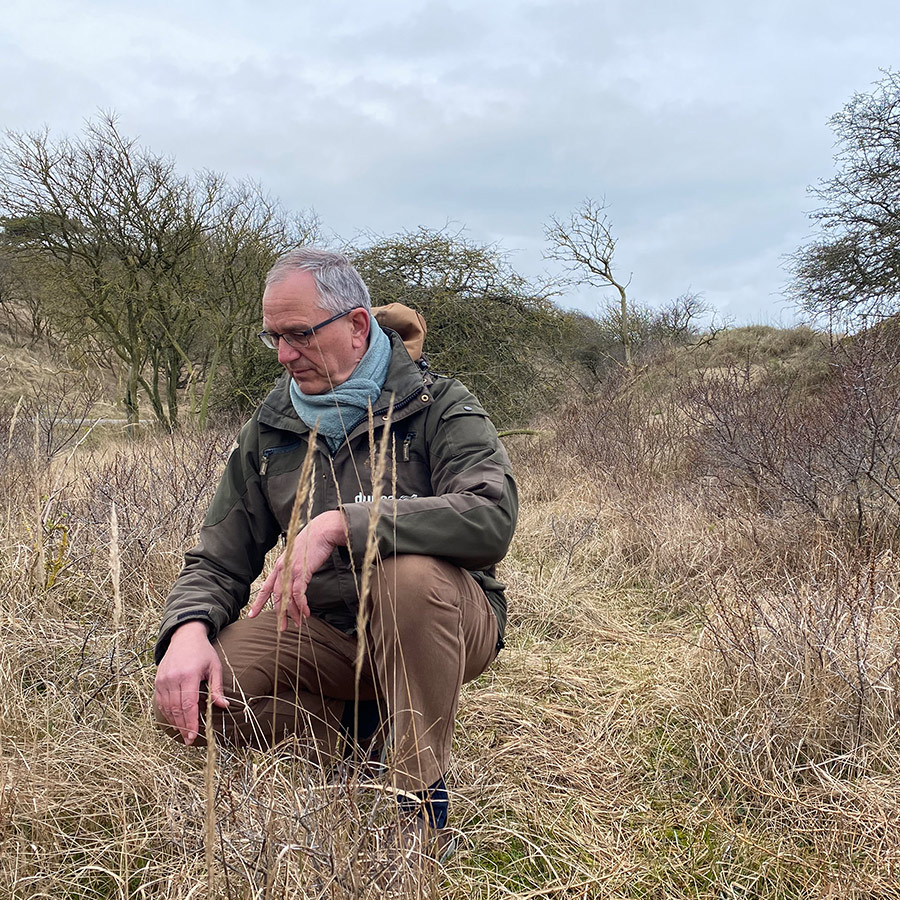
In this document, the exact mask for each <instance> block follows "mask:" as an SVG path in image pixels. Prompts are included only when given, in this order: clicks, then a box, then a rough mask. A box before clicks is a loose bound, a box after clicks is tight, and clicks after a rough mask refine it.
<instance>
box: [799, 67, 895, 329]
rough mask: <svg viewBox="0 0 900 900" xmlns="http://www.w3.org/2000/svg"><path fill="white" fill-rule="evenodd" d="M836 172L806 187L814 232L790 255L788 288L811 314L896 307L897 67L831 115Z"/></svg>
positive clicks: (874, 313) (876, 312) (865, 313)
mask: <svg viewBox="0 0 900 900" xmlns="http://www.w3.org/2000/svg"><path fill="white" fill-rule="evenodd" d="M830 125H831V127H832V130H833V131H834V133H835V136H836V138H837V147H838V150H837V153H836V155H835V162H836V163H837V166H838V172H837V174H836V175H835V176H834V177H833V178H831V179H829V180H827V181H824V182H822V183H821V184H820V185H819V186H818V187H817V188H815V189H814V190H813V191H812V193H813V195H814V196H815V197H816V198H817V199H818V200H819V201H820V202H821V204H822V205H821V206H820V207H819V208H818V209H816V210H815V211H814V212H813V213H812V214H811V216H810V218H811V219H812V220H813V221H814V222H816V223H817V224H818V225H819V227H820V232H819V235H818V236H817V237H816V238H814V239H813V240H812V241H810V242H809V243H808V244H806V245H805V246H804V247H801V248H800V249H799V250H798V251H797V252H796V253H795V254H794V256H793V258H792V260H791V262H792V269H793V274H794V280H793V284H792V285H791V288H790V293H791V295H792V296H793V299H794V300H795V302H796V303H797V304H798V306H800V307H801V308H803V309H805V310H807V311H808V312H810V313H812V314H814V315H816V316H820V315H821V316H825V317H827V318H829V319H832V320H833V319H834V318H835V317H838V318H843V317H850V318H857V319H863V320H865V319H871V318H874V319H876V320H877V319H880V318H883V317H884V316H886V315H890V314H893V313H896V312H897V311H898V309H900V73H896V72H886V73H885V74H884V77H883V78H882V79H881V80H880V81H878V82H876V83H875V85H874V88H873V90H872V91H871V92H870V93H867V94H855V95H854V96H853V98H852V99H851V100H850V102H849V103H847V105H846V106H845V107H844V109H843V110H841V111H840V112H839V113H837V114H836V115H834V116H833V117H832V118H831V120H830Z"/></svg>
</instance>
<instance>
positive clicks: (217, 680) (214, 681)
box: [206, 659, 228, 709]
mask: <svg viewBox="0 0 900 900" xmlns="http://www.w3.org/2000/svg"><path fill="white" fill-rule="evenodd" d="M209 668H210V672H209V680H208V681H207V683H206V686H207V690H208V691H209V696H210V697H211V698H212V702H213V703H214V704H215V705H216V706H218V707H219V708H220V709H228V698H227V697H226V696H225V688H224V686H223V684H222V664H221V663H219V661H218V659H217V660H216V662H215V663H214V664H212V665H210V667H209Z"/></svg>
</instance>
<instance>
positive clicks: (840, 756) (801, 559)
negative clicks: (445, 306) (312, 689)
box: [0, 423, 900, 900]
mask: <svg viewBox="0 0 900 900" xmlns="http://www.w3.org/2000/svg"><path fill="white" fill-rule="evenodd" d="M568 424H570V423H568ZM230 440H231V439H230V436H227V437H226V436H222V437H215V436H212V435H192V434H185V435H181V436H179V437H177V438H166V439H159V438H148V439H146V440H143V441H141V442H140V443H134V444H125V443H122V444H117V445H110V446H105V447H97V448H94V449H87V448H81V450H80V451H79V453H78V454H76V456H75V457H74V458H73V459H72V460H71V461H69V463H68V464H67V465H66V466H65V467H64V468H63V467H62V464H61V462H60V461H58V460H57V461H54V462H52V463H45V462H43V461H40V460H38V461H37V462H36V461H35V460H34V459H33V458H31V457H30V456H29V454H28V453H27V452H26V451H25V450H24V449H23V450H22V451H21V452H18V453H13V454H11V455H9V456H7V458H6V460H5V462H4V463H3V464H2V467H0V483H2V484H3V487H4V490H5V492H6V497H7V504H6V508H5V510H4V512H3V519H2V522H0V529H2V531H0V534H2V538H0V540H2V544H0V647H2V651H0V654H2V655H0V897H3V898H7V897H8V898H21V900H25V898H54V900H57V898H66V897H72V898H75V897H78V898H141V900H144V898H147V900H149V898H166V900H175V898H179V900H181V898H183V900H187V898H199V897H208V896H218V897H227V898H248V900H250V898H253V900H257V898H259V900H263V898H276V897H277V898H300V897H321V898H326V897H327V898H349V897H376V896H382V895H383V892H382V891H381V889H380V888H378V887H377V885H376V883H375V879H376V877H377V875H378V872H379V867H380V866H381V867H383V864H384V858H385V857H384V853H385V850H384V848H385V845H386V843H388V842H389V841H390V837H391V830H392V828H393V827H394V816H393V811H394V804H393V799H392V798H391V797H390V796H388V795H386V794H385V793H384V792H382V791H381V790H379V789H378V788H379V784H378V782H377V781H376V782H375V783H364V782H361V781H360V780H359V779H358V778H357V777H356V776H355V775H354V774H353V773H349V774H348V773H342V774H335V773H330V774H329V773H323V772H322V771H320V770H319V769H317V768H316V767H314V766H312V765H310V764H309V763H306V762H304V761H302V760H300V759H299V758H298V757H297V756H296V755H294V754H292V753H290V752H288V751H287V750H285V751H284V752H274V753H273V752H268V753H260V752H255V751H235V750H229V749H228V748H227V747H221V746H220V747H217V748H216V749H215V759H214V767H213V768H209V767H208V766H207V755H206V751H204V750H198V749H190V748H184V747H182V746H179V745H175V744H174V743H172V742H170V741H169V740H168V739H166V738H164V737H163V736H162V735H161V734H159V733H158V732H157V731H156V729H155V728H154V727H153V726H152V724H151V721H150V716H149V700H150V696H151V692H152V680H153V676H154V669H153V667H152V663H151V659H150V648H151V645H152V642H153V640H154V637H155V628H156V625H157V622H158V618H159V614H160V610H161V606H162V603H163V600H164V597H165V595H166V593H167V591H168V588H169V586H170V583H171V580H172V578H173V577H174V575H175V573H176V572H177V569H178V567H179V564H180V554H181V551H182V549H183V548H184V546H185V545H186V544H187V543H188V542H189V541H190V538H191V534H192V533H193V531H194V530H195V529H196V527H197V525H198V523H199V519H200V517H201V516H202V512H203V509H204V508H205V505H206V503H207V502H208V499H209V496H210V492H211V489H212V488H213V486H214V484H215V481H216V472H217V470H218V468H219V466H220V465H221V463H222V458H223V455H224V452H225V451H226V450H227V447H228V444H229V443H230ZM510 444H511V445H512V446H511V450H512V451H513V455H514V457H515V461H516V463H517V467H518V472H519V476H520V482H521V496H522V515H521V524H520V528H519V532H518V535H517V538H516V541H515V545H514V547H513V551H512V553H511V555H510V557H509V558H508V559H507V561H506V562H505V564H504V566H503V572H502V574H503V577H504V578H505V579H506V580H507V581H508V583H509V585H510V591H509V594H510V597H511V615H510V627H509V633H508V644H509V646H508V648H507V649H506V650H505V651H504V653H503V654H501V658H500V659H499V661H498V662H497V663H496V664H495V665H494V666H493V667H492V668H491V669H490V670H489V671H488V672H487V673H485V674H484V675H483V676H482V677H481V678H479V679H478V680H477V681H476V682H474V683H472V684H470V685H468V686H466V688H465V689H464V696H463V700H462V704H461V713H460V718H459V722H458V728H457V735H456V743H455V753H454V763H453V768H452V771H451V773H450V778H449V782H450V786H451V790H452V792H453V794H452V809H451V816H452V821H453V824H454V825H455V826H456V827H458V828H459V829H460V830H461V832H462V841H461V844H460V847H459V850H458V852H457V853H456V854H455V855H454V856H453V857H452V858H451V859H450V860H449V861H448V862H447V864H446V865H445V866H444V867H443V869H442V871H441V872H440V873H439V874H438V875H437V876H435V877H430V878H425V879H419V880H416V881H415V885H414V889H413V890H412V893H411V894H410V896H418V897H435V898H436V897H447V898H460V900H462V898H471V897H478V898H484V900H488V898H491V900H495V898H496V900H500V898H519V900H525V898H538V897H547V898H583V900H587V898H601V897H603V898H605V897H621V898H672V900H675V898H685V897H693V898H709V900H712V898H738V897H748V898H749V897H753V898H773V900H774V898H826V897H834V898H837V897H841V898H864V897H872V898H875V897H884V898H887V897H895V896H900V889H898V888H897V884H898V881H897V876H898V873H900V788H898V786H897V785H898V784H900V781H898V778H897V775H898V768H900V767H898V764H897V763H896V753H895V752H893V751H894V748H895V747H896V740H897V728H896V726H897V721H898V701H897V699H896V698H897V690H898V689H900V684H898V681H897V656H896V654H897V648H898V646H900V627H898V625H900V622H898V612H900V605H898V602H897V576H898V572H897V567H896V564H895V563H894V561H893V557H891V556H890V555H882V556H880V557H878V558H877V559H876V560H874V561H870V560H866V559H865V558H864V557H853V556H852V554H848V553H847V552H846V551H844V550H842V549H841V547H840V546H839V543H838V542H836V541H835V540H834V539H833V538H831V537H829V536H828V535H826V534H825V533H824V532H823V531H822V530H821V528H820V527H819V526H817V525H816V524H815V523H813V522H811V521H809V520H808V519H804V518H803V517H802V516H801V515H799V514H798V515H795V516H794V517H793V518H792V517H789V516H781V517H777V518H776V517H772V516H766V515H764V514H763V513H762V512H757V511H753V510H752V509H749V508H743V509H741V510H740V511H739V509H738V507H737V506H736V505H735V504H734V503H732V504H731V507H730V508H731V512H730V513H728V512H727V510H728V509H729V506H728V503H726V502H724V499H723V498H722V497H718V496H717V497H716V498H713V499H715V501H716V502H711V498H710V497H709V496H708V493H709V491H710V490H719V488H718V487H716V486H713V487H712V488H710V486H709V485H706V484H703V483H700V482H698V483H696V484H692V483H691V482H688V481H683V482H678V481H675V480H668V481H667V480H665V479H662V478H658V477H654V478H653V479H652V480H645V481H644V482H643V483H642V482H641V477H640V473H639V472H635V471H634V470H630V471H629V474H628V477H627V478H625V477H617V473H616V471H614V470H613V469H611V468H600V467H595V468H591V467H590V466H589V465H587V464H586V463H585V460H584V457H583V456H579V455H578V453H572V452H570V450H569V448H567V446H566V445H565V442H560V441H558V440H554V439H552V438H551V437H547V438H544V439H541V438H529V437H525V436H516V437H514V438H511V439H510ZM35 486H36V488H37V491H38V496H39V498H40V500H39V502H36V501H35V499H34V497H35ZM725 499H727V498H725ZM732 499H733V498H732ZM113 502H115V504H116V527H117V531H118V537H117V538H114V536H113V533H112V529H111V522H112V519H111V504H112V503H113ZM111 544H112V545H113V546H114V547H116V550H115V552H113V553H112V556H111V551H110V545H111ZM40 553H42V555H43V562H39V559H38V557H39V554H40ZM111 560H113V566H112V567H111V565H110V561H111ZM116 567H119V568H120V570H121V575H120V578H119V587H118V588H116V586H115V584H114V578H113V576H112V573H111V568H112V569H113V570H114V569H115V568H116ZM117 596H118V597H120V598H121V603H122V607H121V609H119V608H118V607H117V604H116V597H117ZM207 777H211V783H212V786H213V794H212V806H211V811H212V813H213V814H214V819H215V841H214V845H211V844H210V842H209V841H208V840H206V839H205V838H206V835H205V832H206V831H207V830H208V826H207V821H208V817H207V814H208V811H209V810H208V805H207V801H208V799H209V797H208V791H207ZM207 850H209V851H211V853H212V866H211V867H210V865H209V864H208V857H207V853H206V851H207Z"/></svg>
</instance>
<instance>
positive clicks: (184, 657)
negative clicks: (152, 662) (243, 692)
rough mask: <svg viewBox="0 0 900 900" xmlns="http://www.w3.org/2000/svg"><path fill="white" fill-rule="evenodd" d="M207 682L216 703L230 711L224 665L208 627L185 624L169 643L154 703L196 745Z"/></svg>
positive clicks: (170, 722) (160, 670) (158, 679)
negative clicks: (203, 685) (202, 687)
mask: <svg viewBox="0 0 900 900" xmlns="http://www.w3.org/2000/svg"><path fill="white" fill-rule="evenodd" d="M201 681H205V682H206V685H207V690H208V691H209V693H210V696H211V697H212V701H213V703H214V704H215V705H216V706H218V707H219V708H220V709H227V708H228V700H226V699H225V694H224V693H223V692H222V664H221V662H219V657H218V655H217V654H216V651H215V650H214V649H213V646H212V644H211V643H210V642H209V632H208V631H207V629H206V623H205V622H200V621H193V622H185V623H184V625H182V626H181V627H180V628H179V629H178V630H177V631H176V632H175V633H174V634H173V635H172V639H171V640H170V641H169V648H168V650H166V655H165V656H164V657H163V658H162V662H160V664H159V669H158V670H157V673H156V691H155V694H154V697H153V702H154V703H155V704H156V708H157V709H158V710H159V711H160V712H161V713H162V714H163V716H164V717H165V718H166V721H167V722H168V723H169V724H170V725H174V726H175V728H177V729H178V731H179V732H180V734H181V739H182V740H183V741H184V742H185V744H192V743H193V742H194V740H195V738H196V737H197V731H198V729H199V726H200V718H199V712H198V708H199V703H200V682H201Z"/></svg>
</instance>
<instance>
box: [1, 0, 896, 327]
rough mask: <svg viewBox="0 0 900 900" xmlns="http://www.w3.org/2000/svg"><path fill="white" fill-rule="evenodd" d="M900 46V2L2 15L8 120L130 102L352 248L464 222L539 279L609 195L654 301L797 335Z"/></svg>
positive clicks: (166, 149) (89, 8) (314, 5)
mask: <svg viewBox="0 0 900 900" xmlns="http://www.w3.org/2000/svg"><path fill="white" fill-rule="evenodd" d="M898 37H900V3H897V2H896V0H856V2H853V3H848V2H833V0H818V2H808V0H780V2H772V0H756V2H754V3H744V2H740V3H738V2H736V0H683V2H680V3H678V2H671V0H669V2H663V0H646V2H642V0H594V2H587V0H553V2H546V0H457V2H450V0H431V2H414V0H382V2H369V3H363V2H357V0H333V2H332V3H330V4H326V3H323V2H312V0H294V2H287V0H278V2H274V0H272V2H267V0H258V2H256V3H249V2H242V0H218V2H216V3H212V2H207V0H201V2H191V0H180V2H170V0H157V2H155V3H152V4H145V3H141V4H137V3H132V2H129V0H115V2H113V0H81V2H79V3H75V2H64V0H3V2H2V5H0V79H2V84H3V85H4V88H3V92H2V96H0V110H2V115H0V125H2V127H3V128H4V129H6V130H12V131H28V130H35V129H41V128H43V127H45V126H46V127H48V128H49V129H50V131H51V133H52V134H53V135H58V136H62V135H64V134H68V135H74V134H76V133H77V132H78V131H79V130H80V129H81V128H82V126H83V124H84V122H85V120H86V119H88V118H91V117H95V116H96V115H97V114H98V111H100V110H110V111H114V112H115V113H117V114H118V116H119V124H120V128H121V130H122V132H123V133H125V134H126V135H128V136H132V137H138V138H139V139H140V141H141V142H142V143H144V144H145V145H147V146H148V147H150V148H151V149H152V150H154V151H156V152H157V153H161V154H166V155H170V156H173V157H174V158H175V159H176V160H177V162H178V164H179V166H180V167H181V168H182V169H185V170H192V169H199V168H208V169H214V170H218V171H223V172H226V173H228V174H229V175H231V176H233V177H235V178H241V177H252V178H254V179H256V180H258V181H259V182H261V183H262V184H263V185H264V186H265V187H266V189H267V190H268V191H269V192H270V193H271V194H273V195H274V196H276V197H278V198H279V199H280V200H281V201H282V202H283V204H284V205H285V206H286V207H288V208H290V209H314V210H315V212H316V213H317V214H318V215H319V217H320V219H321V221H322V224H323V225H324V226H325V227H326V229H328V230H329V231H330V232H331V233H333V234H334V235H336V236H338V237H340V238H341V239H344V240H349V239H354V238H358V237H359V236H360V235H362V234H365V233H377V234H391V233H395V232H398V231H403V230H407V229H415V228H417V227H419V226H427V227H431V228H441V227H444V226H446V225H448V224H449V226H450V227H451V228H453V229H458V228H459V227H462V226H464V227H465V228H466V229H467V235H468V237H469V238H470V239H472V240H476V241H479V242H497V243H498V244H499V245H500V246H501V247H502V248H503V249H504V250H506V251H508V253H509V255H510V260H511V262H512V264H513V265H514V267H516V268H517V269H518V270H519V271H520V272H522V273H523V274H525V275H526V276H528V277H530V278H535V279H537V278H539V277H541V275H542V274H543V273H550V274H551V275H552V274H558V272H559V269H558V267H556V264H555V263H550V262H547V261H545V260H544V259H543V258H542V253H543V250H544V248H545V239H544V225H545V223H546V222H547V220H548V218H549V217H550V216H551V215H552V214H557V215H560V216H565V215H567V214H568V213H569V212H570V211H571V210H573V209H575V208H576V207H577V206H579V204H580V203H581V202H582V201H583V199H584V198H585V197H587V196H590V197H594V198H597V199H599V198H605V199H606V202H607V204H608V209H609V216H610V219H611V222H612V224H613V228H614V233H615V235H616V237H617V238H618V241H619V244H618V248H617V251H616V266H617V268H618V270H619V272H620V273H621V274H622V275H623V276H625V277H627V276H628V275H629V274H631V275H632V276H633V280H632V284H631V288H630V294H631V297H632V298H633V299H635V300H636V301H639V302H642V303H646V304H650V305H656V304H662V303H665V302H666V301H667V300H669V299H671V298H673V297H676V296H678V295H679V294H681V293H683V292H685V291H687V290H692V291H697V292H701V293H702V294H703V295H704V297H705V299H706V300H707V301H708V302H709V303H710V304H711V305H712V306H713V307H714V308H716V309H717V310H718V311H719V313H720V314H721V316H723V317H725V318H730V319H731V320H732V321H735V322H736V323H747V322H765V323H772V324H786V323H789V322H791V321H793V318H794V316H793V312H792V311H791V309H790V308H789V307H787V306H786V305H785V303H784V302H783V300H782V299H781V296H780V293H781V290H782V288H783V286H784V284H785V281H786V278H787V275H786V273H785V270H784V255H785V254H786V253H789V252H791V251H792V250H794V249H796V247H797V246H798V245H799V244H800V243H802V242H803V241H804V240H805V239H806V238H807V236H808V235H809V223H808V220H807V218H806V214H807V213H808V212H809V211H810V209H812V208H813V207H814V205H815V203H814V200H813V199H812V198H811V197H810V196H809V194H808V193H807V187H808V186H809V185H811V184H814V183H815V182H816V181H818V180H819V179H821V178H826V177H828V176H829V175H830V174H831V173H832V172H833V162H832V154H833V151H834V148H833V136H832V133H831V131H830V129H829V127H828V119H829V117H830V116H831V115H832V114H833V113H835V112H837V111H838V110H839V109H840V108H841V107H842V106H843V105H844V103H846V102H847V101H848V100H849V99H850V97H851V96H852V95H853V93H854V92H865V91H868V90H869V89H870V87H871V85H872V83H873V82H874V81H875V80H876V79H878V78H879V77H880V72H879V70H880V69H884V68H897V67H900V40H898ZM561 303H562V304H563V305H566V306H578V307H580V308H583V309H585V310H587V311H596V310H597V309H598V308H599V306H600V304H601V303H602V297H601V296H599V295H598V294H597V293H590V292H586V291H582V292H578V293H569V294H567V295H566V296H565V297H563V298H562V300H561Z"/></svg>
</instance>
